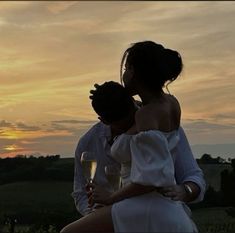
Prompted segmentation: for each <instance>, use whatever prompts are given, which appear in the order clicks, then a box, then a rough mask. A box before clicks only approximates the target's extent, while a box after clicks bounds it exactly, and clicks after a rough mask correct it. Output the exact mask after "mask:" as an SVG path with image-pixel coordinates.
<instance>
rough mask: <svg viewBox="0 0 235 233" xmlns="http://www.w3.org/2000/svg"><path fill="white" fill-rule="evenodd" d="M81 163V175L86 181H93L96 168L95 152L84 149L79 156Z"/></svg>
mask: <svg viewBox="0 0 235 233" xmlns="http://www.w3.org/2000/svg"><path fill="white" fill-rule="evenodd" d="M81 164H82V171H83V175H84V177H85V178H86V180H87V183H88V184H92V183H93V182H94V177H95V173H96V168H97V161H96V158H95V154H94V153H92V152H88V151H84V152H83V153H82V156H81Z"/></svg>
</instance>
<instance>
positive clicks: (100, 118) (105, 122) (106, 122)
mask: <svg viewBox="0 0 235 233" xmlns="http://www.w3.org/2000/svg"><path fill="white" fill-rule="evenodd" d="M98 119H99V120H100V121H101V122H103V123H104V124H105V125H110V124H109V122H108V121H106V120H105V119H103V118H102V117H100V116H99V117H98Z"/></svg>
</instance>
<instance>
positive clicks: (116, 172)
mask: <svg viewBox="0 0 235 233" xmlns="http://www.w3.org/2000/svg"><path fill="white" fill-rule="evenodd" d="M104 171H105V175H106V177H107V180H108V182H109V184H110V185H111V186H112V188H113V191H117V190H118V189H119V188H120V186H121V176H120V169H119V168H118V167H117V166H115V165H107V166H105V167H104Z"/></svg>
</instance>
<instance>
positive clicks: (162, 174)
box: [130, 131, 176, 187]
mask: <svg viewBox="0 0 235 233" xmlns="http://www.w3.org/2000/svg"><path fill="white" fill-rule="evenodd" d="M130 148H131V156H132V157H131V158H132V161H131V175H130V179H131V182H133V183H137V184H141V185H149V186H156V187H161V186H168V185H169V186H170V185H174V184H176V182H175V177H174V162H173V159H172V156H171V153H170V150H169V145H168V141H167V139H166V137H165V136H164V134H163V133H161V132H158V131H145V132H140V133H138V134H137V135H134V136H133V137H132V139H131V141H130Z"/></svg>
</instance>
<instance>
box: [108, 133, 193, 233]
mask: <svg viewBox="0 0 235 233" xmlns="http://www.w3.org/2000/svg"><path fill="white" fill-rule="evenodd" d="M178 141H179V134H178V131H177V130H175V131H171V132H167V133H165V132H161V131H159V130H148V131H144V132H140V133H138V134H135V135H128V134H122V135H120V136H119V137H118V138H117V139H116V140H115V142H114V144H113V146H112V148H111V154H112V157H113V158H114V159H115V160H117V161H118V162H119V163H121V177H122V182H123V185H127V184H128V183H130V182H133V183H136V184H141V185H151V186H156V187H163V186H169V185H174V184H176V181H175V177H174V156H173V154H174V153H173V151H174V148H175V147H176V145H177V143H178ZM112 220H113V224H114V230H115V232H197V228H196V226H195V224H194V223H193V221H192V219H191V218H190V217H189V216H188V214H187V213H186V211H185V209H184V207H183V205H182V203H181V202H180V201H173V200H171V199H170V198H167V197H164V196H163V195H161V194H160V193H158V192H156V191H153V192H150V193H146V194H143V195H139V196H135V197H131V198H128V199H125V200H122V201H120V202H117V203H115V204H113V206H112Z"/></svg>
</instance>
